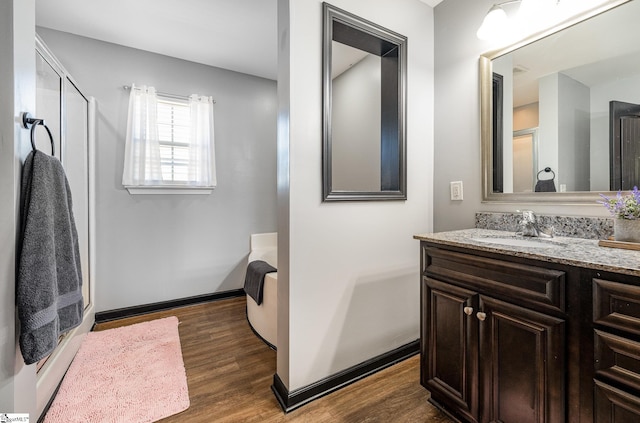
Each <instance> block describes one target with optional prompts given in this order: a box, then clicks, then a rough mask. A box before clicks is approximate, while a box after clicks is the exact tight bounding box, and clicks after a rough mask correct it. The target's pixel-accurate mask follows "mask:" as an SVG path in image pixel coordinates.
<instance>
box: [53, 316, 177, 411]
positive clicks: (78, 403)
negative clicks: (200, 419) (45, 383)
mask: <svg viewBox="0 0 640 423" xmlns="http://www.w3.org/2000/svg"><path fill="white" fill-rule="evenodd" d="M187 408H189V391H188V388H187V377H186V373H185V369H184V362H183V361H182V350H181V349H180V337H179V334H178V318H177V317H175V316H172V317H166V318H164V319H158V320H153V321H150V322H144V323H138V324H135V325H131V326H123V327H120V328H115V329H109V330H104V331H99V332H90V333H88V334H87V336H86V337H85V339H84V340H83V341H82V345H81V346H80V349H79V350H78V354H76V357H75V358H74V359H73V362H72V363H71V366H70V367H69V370H68V371H67V374H66V375H65V377H64V380H63V381H62V384H61V385H60V389H59V390H58V393H57V395H56V397H55V399H54V401H53V403H52V404H51V408H50V409H49V411H48V412H47V415H46V417H45V419H44V421H45V423H61V422H64V423H71V422H78V423H97V422H100V423H103V422H104V423H106V422H127V423H143V422H154V421H157V420H159V419H162V418H164V417H167V416H171V415H172V414H176V413H179V412H181V411H184V410H186V409H187Z"/></svg>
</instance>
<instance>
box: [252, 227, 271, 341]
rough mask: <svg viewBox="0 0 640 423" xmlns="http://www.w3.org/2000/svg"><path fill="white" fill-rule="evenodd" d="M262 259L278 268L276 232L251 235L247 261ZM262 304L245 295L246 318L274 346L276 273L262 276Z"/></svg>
mask: <svg viewBox="0 0 640 423" xmlns="http://www.w3.org/2000/svg"><path fill="white" fill-rule="evenodd" d="M254 260H263V261H266V262H267V263H269V264H270V265H271V266H273V267H275V268H278V233H277V232H272V233H265V234H253V235H251V245H250V252H249V260H248V262H249V263H250V262H252V261H254ZM262 292H263V297H262V304H260V305H258V304H257V303H256V302H255V300H254V299H253V298H251V297H250V296H248V295H247V319H248V320H249V324H250V325H251V327H252V328H253V331H254V332H255V333H256V334H257V335H258V336H259V337H261V338H262V340H264V341H265V342H266V343H267V344H269V346H270V347H272V348H274V349H275V348H276V346H277V345H276V339H277V324H276V322H277V318H278V308H277V306H278V273H277V272H276V273H267V275H266V276H265V277H264V289H263V291H262Z"/></svg>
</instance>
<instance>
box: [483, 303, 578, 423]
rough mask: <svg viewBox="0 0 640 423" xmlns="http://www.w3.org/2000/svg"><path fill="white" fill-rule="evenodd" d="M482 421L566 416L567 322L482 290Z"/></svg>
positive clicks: (530, 422) (523, 422)
mask: <svg viewBox="0 0 640 423" xmlns="http://www.w3.org/2000/svg"><path fill="white" fill-rule="evenodd" d="M479 305H480V313H478V314H477V318H478V319H479V321H480V327H479V331H480V378H481V381H482V383H483V385H482V419H481V420H482V421H483V422H505V423H511V422H517V423H542V422H547V423H552V422H558V423H560V422H564V421H565V420H566V419H565V409H564V398H565V374H564V356H565V337H564V335H565V322H564V320H562V319H558V318H555V317H551V316H548V315H545V314H542V313H539V312H536V311H532V310H529V309H526V308H524V307H520V306H516V305H513V304H510V303H507V302H504V301H500V300H496V299H493V298H490V297H485V296H480V304H479Z"/></svg>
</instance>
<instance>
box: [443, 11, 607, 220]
mask: <svg viewBox="0 0 640 423" xmlns="http://www.w3.org/2000/svg"><path fill="white" fill-rule="evenodd" d="M494 3H495V2H494V1H493V0H478V1H468V0H445V1H444V2H442V3H440V4H439V5H438V6H436V7H435V9H434V14H435V64H436V67H435V87H436V88H435V103H436V107H435V157H436V161H435V185H434V199H433V200H434V205H435V206H434V227H435V229H436V230H438V231H443V230H448V229H460V228H471V227H473V226H474V224H475V212H477V211H515V210H516V209H519V208H521V207H522V206H521V205H519V204H497V203H495V204H492V203H482V179H481V175H482V169H481V154H480V153H481V151H480V98H479V95H480V88H479V77H478V58H479V56H480V55H481V54H483V53H485V52H487V51H490V50H494V49H496V48H498V47H500V44H501V43H499V42H494V43H492V42H488V41H480V40H478V38H477V37H476V31H477V29H478V27H479V26H480V24H481V23H482V19H483V18H484V16H485V14H486V13H487V11H488V10H489V8H490V7H491V6H492V5H493V4H494ZM562 3H565V2H564V1H563V2H562ZM567 3H570V2H567ZM573 3H575V5H576V7H581V6H582V3H584V4H585V6H584V7H587V6H591V7H592V6H593V5H594V3H597V2H594V1H591V2H589V4H588V5H587V4H586V3H585V2H573ZM600 3H604V1H601V2H600ZM458 180H461V181H463V183H464V185H465V186H464V201H451V200H449V182H450V181H458ZM527 208H530V209H532V210H534V211H536V212H538V213H552V214H567V215H592V216H607V215H608V214H607V212H606V210H604V208H603V207H602V206H600V205H597V204H594V206H587V205H579V206H578V205H576V206H561V205H542V204H528V205H527Z"/></svg>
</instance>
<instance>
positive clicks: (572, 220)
mask: <svg viewBox="0 0 640 423" xmlns="http://www.w3.org/2000/svg"><path fill="white" fill-rule="evenodd" d="M537 217H538V225H539V226H540V228H541V229H543V230H544V231H547V230H548V229H550V228H553V234H554V235H556V236H567V237H573V238H586V239H607V238H609V237H610V236H612V235H613V218H609V217H584V216H550V215H542V214H541V215H537ZM521 220H522V214H521V213H503V212H477V213H476V228H479V229H493V230H498V231H510V232H517V231H519V230H520V221H521Z"/></svg>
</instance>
